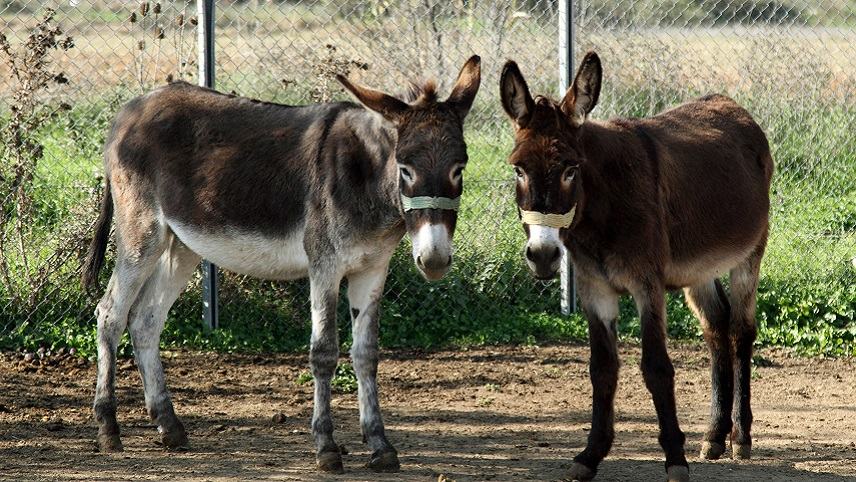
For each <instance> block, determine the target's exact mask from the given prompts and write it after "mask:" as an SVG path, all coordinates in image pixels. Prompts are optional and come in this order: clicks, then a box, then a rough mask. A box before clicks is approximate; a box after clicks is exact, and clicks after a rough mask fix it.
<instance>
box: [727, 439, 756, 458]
mask: <svg viewBox="0 0 856 482" xmlns="http://www.w3.org/2000/svg"><path fill="white" fill-rule="evenodd" d="M751 452H752V444H736V443H732V444H731V457H732V458H734V459H739V460H749V459H750V458H751Z"/></svg>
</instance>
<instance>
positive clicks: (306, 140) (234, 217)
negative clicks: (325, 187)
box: [105, 82, 361, 235]
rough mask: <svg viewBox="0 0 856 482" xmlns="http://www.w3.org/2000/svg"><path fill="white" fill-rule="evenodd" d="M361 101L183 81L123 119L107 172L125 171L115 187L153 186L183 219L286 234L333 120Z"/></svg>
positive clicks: (168, 212) (153, 196)
mask: <svg viewBox="0 0 856 482" xmlns="http://www.w3.org/2000/svg"><path fill="white" fill-rule="evenodd" d="M356 109H358V107H357V106H356V105H355V104H350V103H333V104H318V105H312V106H301V107H291V106H285V105H280V104H273V103H266V102H259V101H256V100H252V99H247V98H241V97H235V96H230V95H224V94H220V93H218V92H215V91H212V90H209V89H204V88H201V87H196V86H193V85H190V84H187V83H183V82H179V83H173V84H170V85H168V86H165V87H163V88H160V89H158V90H156V91H154V92H152V93H150V94H147V95H144V96H141V97H138V98H136V99H134V100H132V101H131V102H129V103H128V104H127V105H126V106H125V107H124V108H123V109H122V111H121V112H120V113H119V115H118V116H117V117H116V120H115V121H114V124H113V127H112V129H111V132H110V136H109V137H108V140H107V144H106V148H105V167H106V171H107V176H108V178H112V177H117V176H119V177H122V179H123V181H124V182H121V183H120V182H117V183H113V187H114V188H118V189H122V188H123V186H128V189H131V190H134V191H138V192H137V194H139V191H146V193H147V195H146V196H144V197H145V198H148V199H144V200H145V201H150V202H152V203H154V204H156V205H157V207H158V208H159V209H161V210H162V211H163V215H164V216H165V217H166V218H169V219H171V220H174V221H176V222H180V223H182V224H190V225H194V226H216V227H218V229H219V228H221V227H231V228H237V229H248V230H249V229H251V230H253V231H262V232H265V233H267V234H271V235H284V234H287V233H289V232H291V231H292V230H293V229H294V227H295V226H296V224H299V223H300V221H301V220H302V219H303V216H304V213H303V210H304V206H305V199H306V196H307V191H308V190H309V186H310V184H311V182H310V176H311V174H312V163H313V160H315V159H317V155H318V151H319V150H320V149H321V148H322V147H323V142H324V140H325V139H324V137H325V134H327V133H328V130H329V129H328V126H329V121H330V120H331V118H334V117H336V116H337V115H339V114H341V113H342V112H343V111H348V110H356ZM359 110H361V109H359ZM121 194H122V193H118V192H117V193H114V196H119V195H121Z"/></svg>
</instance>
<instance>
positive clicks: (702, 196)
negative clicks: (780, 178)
mask: <svg viewBox="0 0 856 482" xmlns="http://www.w3.org/2000/svg"><path fill="white" fill-rule="evenodd" d="M635 129H636V131H637V134H638V136H639V138H640V142H641V144H642V145H643V148H644V149H645V150H646V151H647V152H646V155H647V157H648V158H649V159H650V160H652V161H653V164H654V169H655V172H654V176H655V178H656V179H657V180H658V189H659V199H660V202H661V203H662V205H661V210H662V211H661V212H662V213H663V216H664V219H663V221H664V223H665V225H664V226H663V227H664V228H665V230H666V233H667V235H668V244H669V256H668V258H669V260H670V262H669V264H668V266H667V267H666V274H667V278H669V279H668V282H669V284H670V285H672V286H676V287H677V286H687V285H689V284H692V282H693V281H695V280H694V279H692V278H697V277H698V275H701V274H703V273H707V272H709V273H714V272H723V271H727V270H728V269H729V268H731V267H732V266H734V264H736V263H737V262H738V261H740V260H742V259H744V258H745V257H746V256H747V255H748V254H749V253H750V252H751V251H752V250H753V249H755V247H756V246H757V245H758V243H759V242H760V241H761V240H762V239H765V238H766V234H767V227H768V213H769V207H770V201H769V190H770V179H771V177H772V173H773V159H772V157H771V155H770V148H769V144H768V142H767V137H766V136H765V135H764V132H763V131H762V130H761V127H760V126H758V124H757V123H756V122H755V121H754V120H753V119H752V117H751V115H750V114H749V113H748V112H747V111H746V110H745V109H743V108H742V107H741V106H740V105H738V104H737V103H736V102H735V101H733V100H732V99H730V98H728V97H725V96H723V95H708V96H705V97H702V98H700V99H697V100H694V101H691V102H688V103H685V104H682V105H680V106H678V107H675V108H673V109H670V110H667V111H665V112H663V113H661V114H659V115H656V116H653V117H650V118H647V119H641V120H639V121H637V124H636V126H635Z"/></svg>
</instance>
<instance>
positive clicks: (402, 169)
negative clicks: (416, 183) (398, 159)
mask: <svg viewBox="0 0 856 482" xmlns="http://www.w3.org/2000/svg"><path fill="white" fill-rule="evenodd" d="M398 172H400V173H401V177H403V178H404V180H405V181H407V182H413V173H412V172H410V169H408V168H406V167H401V166H399V168H398Z"/></svg>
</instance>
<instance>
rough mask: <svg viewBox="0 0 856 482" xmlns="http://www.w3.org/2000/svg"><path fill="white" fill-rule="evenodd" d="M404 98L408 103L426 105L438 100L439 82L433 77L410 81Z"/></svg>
mask: <svg viewBox="0 0 856 482" xmlns="http://www.w3.org/2000/svg"><path fill="white" fill-rule="evenodd" d="M402 100H403V101H404V102H407V103H408V104H417V105H425V104H432V103H434V102H437V82H436V81H435V80H433V79H431V80H426V81H424V82H421V83H420V82H414V81H412V80H411V81H410V86H409V88H408V89H407V92H405V93H404V95H403V96H402Z"/></svg>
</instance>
